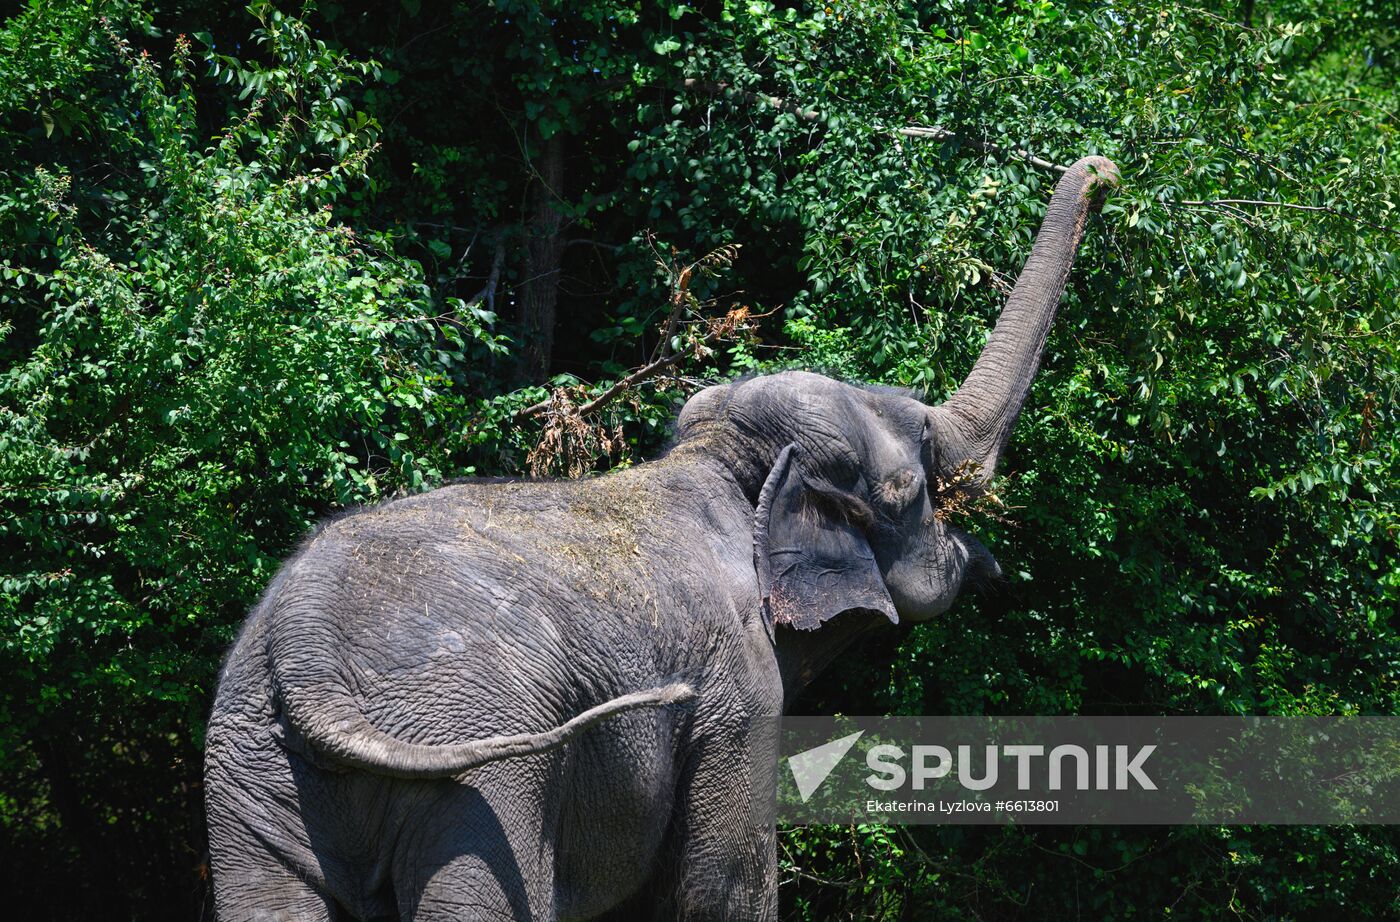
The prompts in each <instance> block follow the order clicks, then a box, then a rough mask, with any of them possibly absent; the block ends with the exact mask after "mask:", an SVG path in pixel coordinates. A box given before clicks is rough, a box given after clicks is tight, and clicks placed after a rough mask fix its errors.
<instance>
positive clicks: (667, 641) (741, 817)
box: [205, 158, 1116, 922]
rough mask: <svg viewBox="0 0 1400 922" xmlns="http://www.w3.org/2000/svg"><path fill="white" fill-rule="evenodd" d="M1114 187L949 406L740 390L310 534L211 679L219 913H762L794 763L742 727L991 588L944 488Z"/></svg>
mask: <svg viewBox="0 0 1400 922" xmlns="http://www.w3.org/2000/svg"><path fill="white" fill-rule="evenodd" d="M1115 177H1116V169H1115V168H1114V167H1113V165H1112V164H1111V163H1109V162H1108V161H1106V160H1102V159H1098V158H1089V159H1086V160H1083V161H1080V162H1079V163H1077V164H1075V166H1074V167H1073V168H1072V169H1071V170H1070V172H1069V173H1068V174H1066V175H1065V176H1064V178H1063V179H1062V180H1061V181H1060V183H1059V185H1058V187H1057V190H1056V193H1055V195H1054V197H1053V199H1052V201H1051V204H1050V208H1049V212H1048V214H1047V216H1046V219H1045V223H1044V225H1043V227H1042V229H1041V232H1040V235H1039V237H1038V238H1037V240H1036V243H1035V247H1034V249H1033V252H1032V255H1031V257H1030V260H1029V261H1028V263H1027V265H1026V267H1025V270H1024V272H1023V273H1022V276H1021V278H1020V280H1019V281H1018V282H1017V285H1016V289H1015V291H1014V293H1013V294H1012V296H1011V298H1010V300H1009V301H1008V303H1007V306H1006V309H1005V310H1004V312H1003V314H1002V317H1001V319H1000V321H999V323H998V324H997V327H996V330H995V331H994V333H993V335H992V337H991V339H990V340H989V342H988V345H987V347H986V350H985V351H984V353H983V354H982V356H981V357H980V358H979V359H978V361H977V363H976V365H975V367H974V368H973V370H972V372H971V374H970V375H969V377H968V379H967V381H966V382H965V384H964V385H963V387H962V388H961V390H959V392H958V393H957V394H956V395H955V396H954V397H953V398H952V399H951V400H949V401H948V402H947V403H945V404H943V405H942V406H939V407H933V408H930V407H927V406H925V405H923V404H921V403H919V402H918V401H916V400H914V399H911V398H910V397H909V396H906V395H904V394H901V393H896V392H892V391H889V390H881V389H878V388H861V387H855V386H851V385H849V384H843V383H840V382H837V381H833V380H831V379H829V378H824V377H821V376H819V375H814V374H807V373H803V372H786V373H783V374H777V375H771V376H765V377H757V378H751V379H748V380H744V381H740V382H737V383H733V384H725V385H719V386H716V387H711V388H708V389H706V390H703V391H701V392H700V393H698V394H696V395H695V396H694V397H693V398H691V400H690V401H689V402H688V403H686V405H685V408H684V409H683V410H682V412H681V416H680V421H679V425H678V433H677V434H678V440H677V444H676V445H675V447H674V448H673V449H672V450H671V451H670V452H669V453H668V454H666V456H665V457H663V458H661V459H660V460H657V461H653V462H650V463H647V464H643V465H640V466H638V467H635V468H632V469H630V470H624V471H619V472H617V473H614V474H610V475H608V476H605V477H600V478H596V479H591V480H582V481H574V482H558V483H472V484H463V485H458V486H449V487H444V488H442V489H439V490H435V491H433V492H431V493H428V494H424V495H420V496H414V497H410V498H407V499H401V500H397V501H394V502H390V503H386V504H384V505H381V506H378V507H375V508H372V509H368V510H365V511H363V512H360V513H358V514H355V515H351V516H348V517H345V518H341V519H339V520H337V521H334V522H332V523H331V524H329V525H327V526H325V527H324V528H322V529H321V530H320V531H319V532H317V533H316V535H315V536H314V537H313V538H312V539H311V540H310V541H309V543H307V544H306V545H305V547H303V549H302V550H301V551H300V553H299V554H297V555H296V557H294V558H293V559H292V560H291V561H290V562H289V563H287V564H286V566H285V567H284V568H283V569H282V571H281V572H280V574H279V575H278V576H277V578H276V579H275V580H274V581H273V583H272V585H271V587H270V588H269V589H268V591H267V594H266V597H265V598H264V599H263V601H262V602H261V603H260V604H259V605H258V606H257V608H256V609H255V610H254V611H253V613H252V614H251V615H250V617H249V618H248V621H247V624H246V626H245V627H244V629H243V632H242V635H241V636H240V637H239V640H238V642H237V644H236V645H235V646H234V648H233V651H232V652H231V653H230V655H229V658H228V662H227V664H226V666H225V668H224V671H223V674H222V677H221V679H220V682H219V690H218V696H217V700H216V703H215V705H214V711H213V716H212V718H211V721H210V725H209V732H208V744H207V752H206V770H205V776H206V787H207V806H208V816H209V834H210V847H211V850H212V856H213V870H214V887H215V899H216V904H217V911H218V916H219V918H220V919H221V920H223V922H242V920H254V919H258V920H264V919H265V920H271V919H288V920H290V919H298V920H322V919H328V918H337V919H339V918H353V919H362V920H369V919H387V918H401V919H414V920H439V919H454V920H457V919H593V918H599V917H608V916H610V915H611V916H612V917H615V918H626V919H633V918H638V917H643V916H650V917H655V918H666V919H669V918H686V919H692V918H695V919H698V918H705V919H772V918H774V917H775V916H776V884H775V865H776V858H775V846H774V830H773V827H772V825H771V823H769V824H764V823H762V822H759V821H757V820H756V819H755V816H754V812H753V810H752V808H751V804H752V802H753V801H752V797H753V795H754V793H755V791H754V788H755V787H766V786H768V785H771V784H772V783H773V779H774V771H775V769H774V768H773V767H772V766H771V765H765V760H766V761H768V762H771V760H772V757H771V755H768V756H764V754H763V753H761V752H759V753H756V752H755V751H754V748H755V747H754V742H753V733H752V731H751V729H750V728H751V726H752V725H753V723H754V722H755V721H757V720H760V719H762V718H765V717H771V716H774V715H777V714H779V713H781V712H782V710H783V708H784V705H785V703H786V702H789V701H791V700H792V698H793V697H794V696H795V695H796V694H797V693H798V692H799V690H800V689H801V688H802V687H803V686H804V685H805V684H806V683H807V682H808V681H810V680H811V679H812V677H813V676H814V675H815V674H816V673H817V672H818V671H819V670H820V669H821V668H822V667H823V666H825V665H826V664H827V663H828V662H829V661H830V660H831V658H832V657H833V656H835V655H836V654H837V653H839V651H840V650H841V649H842V648H843V647H844V646H845V645H846V644H848V643H849V642H850V641H851V640H852V639H853V638H854V637H856V636H857V635H858V634H860V633H861V632H862V631H864V630H866V629H868V628H871V627H874V626H876V625H878V624H881V623H885V622H886V621H887V620H888V621H899V620H905V621H921V620H924V619H928V618H932V617H934V616H935V615H938V614H940V613H942V612H944V611H946V610H947V609H948V607H949V606H950V605H951V604H952V603H953V599H954V598H955V597H956V596H957V594H958V591H959V589H960V587H962V586H963V585H964V583H966V582H967V581H968V580H974V579H976V578H977V577H979V576H986V575H992V574H995V573H996V572H997V566H996V563H995V561H993V559H992V557H991V555H990V554H989V553H988V552H987V550H986V548H984V547H983V546H982V545H981V544H980V543H978V542H977V541H976V540H975V539H974V538H972V537H971V536H969V535H967V534H965V533H963V532H961V531H958V530H957V529H955V528H952V527H950V526H948V525H947V524H945V523H944V522H943V521H942V520H941V519H940V517H938V516H937V515H936V514H935V513H936V511H937V510H936V509H935V506H934V505H933V498H932V496H931V494H930V491H929V490H928V489H927V485H928V484H929V483H930V482H931V480H933V478H936V477H939V476H940V475H942V476H944V477H947V476H948V475H950V474H951V473H952V472H953V471H954V470H956V469H958V468H959V466H960V465H965V464H966V463H967V462H972V463H973V464H975V465H978V466H979V469H980V470H981V472H982V474H983V476H986V477H990V476H991V474H992V471H993V470H994V468H995V466H996V461H997V457H998V455H999V454H1000V453H1001V451H1002V450H1003V449H1004V447H1005V445H1006V441H1007V438H1008V437H1009V435H1010V433H1011V429H1012V426H1013V425H1014V423H1015V421H1016V417H1017V414H1018V413H1019V412H1020V409H1021V405H1022V403H1023V402H1024V400H1025V399H1026V395H1027V392H1028V390H1029V388H1030V384H1031V379H1032V377H1033V375H1034V374H1035V371H1036V368H1037V366H1038V364H1039V361H1040V355H1041V351H1042V349H1043V347H1044V343H1045V337H1046V334H1047V331H1048V329H1049V326H1050V322H1051V320H1052V319H1053V317H1054V314H1055V309H1056V305H1057V303H1058V301H1059V298H1060V295H1061V293H1062V291H1063V289H1064V286H1065V280H1066V277H1067V274H1068V272H1069V268H1070V265H1071V263H1072V261H1073V257H1074V253H1075V250H1076V249H1077V247H1078V244H1079V240H1080V238H1081V236H1082V234H1083V229H1084V224H1085V220H1086V215H1087V214H1088V212H1089V210H1090V208H1091V199H1092V198H1093V197H1094V196H1093V192H1094V187H1095V185H1096V184H1097V183H1098V182H1099V181H1107V182H1112V181H1113V179H1114V178H1115ZM838 616H839V617H838Z"/></svg>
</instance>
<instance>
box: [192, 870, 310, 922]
mask: <svg viewBox="0 0 1400 922" xmlns="http://www.w3.org/2000/svg"><path fill="white" fill-rule="evenodd" d="M214 905H215V909H216V911H215V915H216V917H217V918H218V922H333V920H335V919H336V918H337V913H336V904H335V901H334V900H333V899H331V898H330V897H329V896H327V895H325V894H323V893H321V892H320V891H319V890H317V889H316V888H315V887H314V886H313V885H312V884H311V883H309V882H308V881H306V880H303V879H302V878H301V877H299V876H297V875H296V874H294V873H293V872H292V871H291V870H290V869H288V868H287V867H286V866H285V865H283V864H282V863H281V862H279V861H277V859H276V858H275V857H273V856H270V855H268V856H266V861H265V862H263V863H262V864H261V865H259V866H249V865H247V864H245V863H243V862H239V863H237V864H230V863H227V862H225V863H223V866H221V864H220V863H219V862H217V861H216V862H215V866H214Z"/></svg>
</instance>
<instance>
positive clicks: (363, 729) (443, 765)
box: [282, 682, 695, 778]
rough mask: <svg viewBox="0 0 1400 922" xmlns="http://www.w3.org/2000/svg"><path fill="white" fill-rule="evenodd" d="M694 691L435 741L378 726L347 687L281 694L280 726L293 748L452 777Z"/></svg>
mask: <svg viewBox="0 0 1400 922" xmlns="http://www.w3.org/2000/svg"><path fill="white" fill-rule="evenodd" d="M694 697H695V689H694V688H693V687H691V686H690V685H688V684H686V683H684V682H674V683H672V684H670V685H665V686H662V687H660V688H654V689H649V690H647V691H637V692H632V693H630V694H626V695H622V696H620V697H617V698H613V699H612V700H611V701H605V702H603V703H602V704H600V705H598V706H597V707H592V708H589V709H588V710H586V711H584V712H583V713H582V714H579V715H578V716H577V717H574V718H573V719H572V720H569V721H567V722H566V723H562V724H560V725H559V726H557V727H553V728H551V729H548V730H543V731H541V732H539V733H519V734H515V735H513V736H493V737H489V738H487V739H482V740H472V741H471V742H469V743H458V744H456V745H448V746H435V745H430V744H423V743H406V742H404V741H403V740H399V739H396V738H394V737H392V736H390V735H389V734H387V733H385V732H384V731H383V730H380V729H379V728H378V727H375V726H374V725H373V724H371V723H370V722H369V720H367V719H366V718H365V716H364V715H363V714H362V713H361V712H360V709H359V707H358V706H357V705H356V704H355V702H354V700H353V699H352V698H351V697H350V696H349V694H348V693H346V692H345V691H344V690H341V691H340V693H339V694H337V693H336V692H331V700H325V699H322V700H321V701H320V702H318V703H317V705H319V706H317V705H312V704H311V702H313V701H316V696H314V695H306V694H303V695H296V694H292V695H286V694H283V695H282V704H283V708H284V722H283V724H282V727H283V733H284V738H285V739H286V741H287V743H288V744H290V745H292V746H293V748H297V749H301V748H309V749H310V750H311V752H312V754H313V755H314V756H316V757H318V758H320V757H329V758H330V760H331V761H332V762H335V763H339V764H341V765H345V766H348V767H352V768H360V769H364V770H365V771H370V772H374V773H376V774H380V775H389V776H391V777H395V778H450V777H454V776H456V775H460V774H462V773H463V772H466V771H469V770H470V769H473V768H477V767H478V766H481V765H485V764H486V763H488V762H495V761H498V760H500V759H510V758H514V757H516V756H529V755H536V754H538V753H541V752H548V751H550V750H551V749H557V748H559V747H560V746H563V745H565V744H567V743H568V742H570V741H571V740H573V739H574V738H575V737H576V736H578V735H579V734H580V733H582V732H583V731H585V730H587V729H588V728H589V727H591V726H593V725H594V724H596V723H601V722H602V721H604V720H607V719H609V718H611V717H616V716H617V715H619V714H622V713H625V712H627V711H635V710H638V709H640V708H654V707H664V706H665V705H668V704H675V703H678V702H682V701H689V700H690V699H692V698H694ZM297 737H300V739H296V738H297ZM298 743H301V744H302V745H297V744H298Z"/></svg>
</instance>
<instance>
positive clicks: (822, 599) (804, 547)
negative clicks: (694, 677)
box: [754, 443, 899, 631]
mask: <svg viewBox="0 0 1400 922" xmlns="http://www.w3.org/2000/svg"><path fill="white" fill-rule="evenodd" d="M799 455H800V449H799V448H798V446H797V445H796V444H795V443H794V444H792V445H789V446H788V447H786V448H784V449H783V452H782V454H780V455H778V460H777V462H776V463H775V464H774V465H773V470H772V471H771V472H769V474H768V480H767V481H766V482H765V483H764V484H763V491H762V492H761V493H760V494H759V497H758V509H757V510H756V511H755V513H754V519H755V521H754V566H755V568H756V569H757V570H758V586H759V591H760V592H761V593H762V595H763V603H764V607H765V609H766V612H765V613H766V615H767V616H768V625H769V626H770V630H771V626H773V625H778V624H788V625H791V626H793V627H795V628H798V629H799V630H804V631H810V630H813V629H815V628H817V627H820V626H821V624H822V622H823V621H827V620H829V619H831V618H834V617H836V616H837V615H839V614H841V613H842V612H844V611H850V610H851V609H854V608H859V609H866V610H869V611H877V612H880V613H881V614H883V615H884V616H885V617H887V618H889V619H890V620H891V621H893V622H895V623H896V624H898V623H899V615H897V614H895V610H894V602H893V601H891V599H890V594H889V591H888V590H887V589H885V582H884V580H883V579H882V578H881V576H880V568H879V567H878V566H876V564H875V554H874V552H872V551H871V549H870V542H869V541H868V540H867V539H866V537H865V534H864V533H863V532H862V531H861V528H860V525H859V521H858V519H859V512H858V511H857V510H856V509H854V508H853V506H852V502H853V501H854V502H859V501H858V500H854V498H853V497H848V496H845V495H844V494H843V493H842V492H841V491H839V490H836V489H834V488H832V487H830V486H828V485H826V484H823V483H821V482H819V481H817V480H815V479H809V478H808V477H807V476H806V475H805V474H804V472H803V470H802V464H801V458H800V457H799ZM867 514H868V513H867Z"/></svg>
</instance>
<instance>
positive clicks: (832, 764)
mask: <svg viewBox="0 0 1400 922" xmlns="http://www.w3.org/2000/svg"><path fill="white" fill-rule="evenodd" d="M864 735H865V731H864V730H861V731H860V732H858V733H852V734H851V735H850V736H843V737H841V738H840V739H839V740H832V741H831V742H829V743H823V744H822V745H820V746H816V747H814V748H812V749H808V750H806V751H805V752H799V753H798V754H797V755H795V756H788V760H787V761H788V770H789V771H791V772H792V780H793V781H794V782H796V784H797V793H798V794H799V795H800V796H801V797H802V802H803V803H804V804H805V803H806V802H807V800H808V798H810V797H811V796H812V795H813V794H815V793H816V790H817V788H819V787H821V786H822V782H823V781H825V780H826V779H827V776H829V775H830V774H831V772H832V771H833V770H834V769H835V768H836V766H837V765H839V764H841V760H842V759H844V758H845V757H846V753H848V752H850V751H851V747H852V746H854V745H855V744H856V740H858V739H860V738H861V737H862V736H864Z"/></svg>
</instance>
